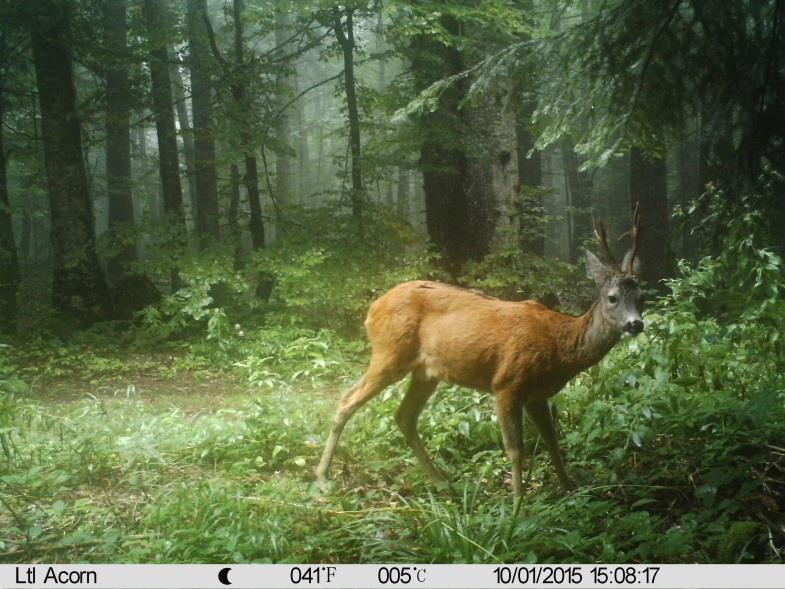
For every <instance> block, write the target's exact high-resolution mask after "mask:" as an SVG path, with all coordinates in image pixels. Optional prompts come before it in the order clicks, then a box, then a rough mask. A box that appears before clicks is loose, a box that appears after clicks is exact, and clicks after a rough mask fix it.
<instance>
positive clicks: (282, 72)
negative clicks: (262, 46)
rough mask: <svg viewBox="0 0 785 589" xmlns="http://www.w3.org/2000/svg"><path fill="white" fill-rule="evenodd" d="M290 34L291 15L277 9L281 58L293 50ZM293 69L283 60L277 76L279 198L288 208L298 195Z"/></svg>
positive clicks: (276, 162)
mask: <svg viewBox="0 0 785 589" xmlns="http://www.w3.org/2000/svg"><path fill="white" fill-rule="evenodd" d="M290 31H291V19H290V18H289V15H288V14H286V13H285V12H283V11H281V10H277V11H276V13H275V49H276V52H277V54H278V57H279V59H281V58H282V57H283V56H284V55H286V54H287V53H288V52H289V51H290V50H291V48H290V47H288V45H287V43H286V40H287V39H288V37H289V35H290ZM289 68H290V64H289V61H288V60H283V61H282V62H281V63H280V64H279V65H278V70H277V72H276V76H275V94H276V102H277V103H278V109H279V114H278V117H277V119H276V121H275V135H276V139H277V140H278V145H279V149H278V151H277V152H276V155H275V197H276V199H277V200H278V204H280V205H282V206H286V205H287V204H288V203H289V202H290V201H291V199H292V197H293V196H294V194H293V193H294V190H293V189H294V186H293V178H292V156H291V154H290V153H288V152H289V150H290V149H291V144H292V123H291V120H292V117H291V108H285V107H286V103H287V102H288V101H289V96H290V94H291V86H292V84H293V76H292V72H291V71H290V70H289Z"/></svg>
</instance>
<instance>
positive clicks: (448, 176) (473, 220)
mask: <svg viewBox="0 0 785 589" xmlns="http://www.w3.org/2000/svg"><path fill="white" fill-rule="evenodd" d="M444 24H445V27H446V28H447V29H448V30H450V31H451V32H453V33H455V32H457V29H458V24H457V23H456V22H455V21H454V20H452V19H446V20H445V23H444ZM410 59H411V61H412V71H413V74H414V77H415V85H416V89H417V90H424V89H425V88H427V87H429V86H430V85H431V84H432V83H434V82H436V81H437V80H440V79H443V78H445V77H447V76H451V75H454V74H458V73H460V72H463V71H464V70H465V69H466V68H465V64H464V63H463V59H462V56H461V54H460V52H459V51H458V50H457V49H456V48H455V47H452V46H447V45H445V44H443V43H442V42H441V41H439V40H435V39H432V38H429V37H427V36H425V35H423V36H419V37H416V38H415V39H414V40H413V42H412V47H411V54H410ZM465 95H466V85H465V83H464V82H462V81H458V82H456V83H454V84H452V85H451V86H450V87H449V88H447V89H446V90H445V91H444V92H443V93H442V94H441V96H440V98H439V105H438V108H437V109H436V110H434V111H433V112H429V113H427V114H425V115H424V116H423V117H422V119H421V126H422V136H423V137H424V139H423V142H422V144H421V146H420V168H421V170H422V174H423V188H424V191H425V217H426V226H427V229H428V235H429V236H430V239H431V241H432V242H433V244H434V247H435V248H436V250H437V251H438V252H439V253H440V254H441V256H442V261H443V264H444V266H445V268H446V269H447V270H448V272H450V273H451V274H452V275H453V276H454V277H457V276H458V275H459V274H460V272H461V267H462V266H463V265H464V264H465V263H466V262H468V261H469V260H479V259H482V257H483V256H484V255H485V254H486V253H487V252H488V250H489V246H490V243H489V235H488V231H487V223H486V220H485V216H484V214H483V213H482V212H480V213H479V214H478V203H477V201H476V198H474V196H473V195H471V194H470V193H469V192H468V189H469V187H470V186H471V185H472V183H471V182H470V178H469V159H468V157H467V153H466V140H465V133H466V129H467V124H466V122H465V121H464V119H463V113H462V111H461V110H459V104H460V102H461V100H462V99H463V98H464V96H465Z"/></svg>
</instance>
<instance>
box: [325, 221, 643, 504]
mask: <svg viewBox="0 0 785 589" xmlns="http://www.w3.org/2000/svg"><path fill="white" fill-rule="evenodd" d="M593 225H594V233H595V236H596V238H597V240H598V241H599V245H600V248H601V249H602V250H603V252H604V254H605V256H606V257H607V258H608V260H609V262H610V264H609V265H606V264H604V263H603V262H602V261H601V260H600V259H599V258H598V257H597V256H596V255H595V254H593V253H592V252H591V251H589V250H586V268H587V272H588V275H589V277H590V278H593V279H594V282H595V283H596V285H597V288H598V290H599V297H598V298H597V300H596V301H595V302H594V303H593V304H592V305H591V307H590V308H589V310H588V311H586V312H585V313H584V314H583V315H580V316H572V315H567V314H564V313H561V312H558V311H554V310H551V309H549V308H547V307H545V306H544V305H542V304H540V303H538V302H536V301H506V300H502V299H498V298H494V297H491V296H487V295H485V294H481V293H478V292H477V291H472V290H467V289H464V288H460V287H457V286H452V285H448V284H442V283H438V282H431V281H425V280H415V281H412V282H405V283H403V284H399V285H398V286H396V287H394V288H392V289H391V290H389V291H388V292H387V293H386V294H384V295H382V296H381V297H380V298H379V299H377V300H376V301H375V302H374V303H373V304H372V305H371V307H370V309H369V311H368V315H367V318H366V320H365V328H366V331H367V334H368V339H369V341H370V344H371V360H370V364H369V366H368V369H367V370H366V372H365V373H364V374H363V376H362V377H361V378H360V380H359V382H357V384H356V385H355V386H354V387H352V388H351V389H350V390H349V391H347V392H346V394H345V395H344V396H343V397H342V398H341V400H340V402H339V404H338V410H337V412H336V414H335V419H334V421H333V424H332V429H331V431H330V434H329V437H328V439H327V443H326V445H325V448H324V452H323V454H322V457H321V460H320V462H319V465H318V466H317V468H316V473H315V474H316V482H317V484H318V486H319V488H320V489H322V491H323V492H326V491H327V490H328V489H329V483H328V473H329V469H330V464H331V462H332V460H333V456H334V455H335V451H336V448H337V446H338V440H339V439H340V436H341V433H342V432H343V431H344V428H345V426H346V424H347V422H348V421H349V419H350V418H351V417H352V416H353V415H354V414H355V413H356V411H357V410H358V409H359V408H360V407H361V406H362V405H364V404H365V403H366V402H368V401H369V400H370V399H371V398H373V397H374V396H376V395H377V394H378V393H379V392H381V391H382V390H383V389H384V388H386V387H387V386H389V385H391V384H393V383H395V382H397V381H399V380H401V379H402V378H404V377H405V376H406V375H408V374H411V380H410V382H409V386H408V389H407V391H406V393H405V394H404V397H403V400H402V401H401V403H400V406H399V407H398V409H397V411H396V413H395V421H396V423H397V425H398V428H399V429H400V430H401V432H402V433H403V436H404V438H405V440H406V442H407V444H408V445H409V447H410V448H411V450H412V451H413V452H414V455H415V457H416V458H417V460H418V461H419V463H420V464H421V465H422V467H423V468H424V469H425V472H426V474H427V475H428V477H429V478H430V480H431V481H432V482H433V483H434V484H436V485H438V486H446V485H447V484H448V483H447V478H446V476H445V475H444V474H443V473H442V471H441V470H439V468H437V467H436V465H435V464H434V462H433V460H432V459H431V457H430V456H429V454H428V452H427V451H426V449H425V446H424V445H423V441H422V439H421V437H420V435H419V433H418V431H417V421H418V419H419V417H420V414H421V412H422V410H423V408H424V407H425V404H426V403H427V401H428V399H429V398H430V397H431V395H433V393H434V391H435V390H436V386H437V384H438V383H439V382H440V381H447V382H449V383H452V384H457V385H459V386H463V387H467V388H473V389H477V390H481V391H486V392H490V393H492V394H493V396H494V397H495V404H496V412H497V415H498V421H499V426H500V428H501V433H502V440H503V444H504V449H505V451H506V454H507V457H508V459H509V461H510V463H511V465H512V470H511V475H512V489H513V493H514V495H515V496H516V497H517V498H520V497H521V496H522V493H523V484H522V472H523V411H524V410H525V411H526V413H527V414H528V415H529V417H530V418H531V420H532V422H533V423H534V425H535V426H536V428H537V429H538V430H539V433H540V436H541V438H542V440H543V442H544V444H545V447H546V449H547V451H548V453H549V454H550V457H551V463H552V465H553V467H554V468H555V470H556V475H557V477H558V480H559V483H560V485H561V487H562V489H563V491H564V492H569V491H571V490H573V489H574V485H573V483H572V480H571V479H570V477H569V476H568V475H567V471H566V469H565V467H564V462H563V460H562V456H561V452H560V450H559V440H558V436H557V433H556V429H555V427H554V424H553V416H552V413H551V409H550V405H549V399H550V398H551V397H553V396H554V395H556V394H557V393H558V392H559V391H560V390H561V389H562V388H563V387H564V386H565V385H566V384H567V382H569V381H570V380H571V379H572V378H573V377H574V376H576V375H577V374H578V373H579V372H581V371H583V370H586V369H587V368H589V367H590V366H593V365H594V364H596V363H597V362H599V361H600V360H601V359H602V358H603V357H604V356H605V355H606V354H607V353H608V352H609V351H610V350H611V348H613V346H614V345H615V344H616V343H617V342H618V341H619V339H620V338H621V337H622V335H623V334H629V335H630V336H635V335H637V334H639V333H641V332H642V331H643V327H644V324H643V316H642V313H641V289H640V285H639V275H640V262H639V260H638V254H637V251H638V237H639V225H640V214H639V212H638V206H636V207H635V212H634V213H633V216H632V228H631V229H630V230H629V231H627V232H626V233H624V234H623V235H621V236H620V237H619V240H621V239H622V238H623V237H625V236H627V235H629V236H630V238H631V247H630V249H629V250H628V251H627V253H626V254H625V256H624V258H623V259H622V263H621V264H619V263H618V262H617V261H616V258H614V256H613V254H612V252H611V249H610V247H609V246H608V241H607V234H606V232H605V228H604V227H603V225H602V222H597V221H596V220H593Z"/></svg>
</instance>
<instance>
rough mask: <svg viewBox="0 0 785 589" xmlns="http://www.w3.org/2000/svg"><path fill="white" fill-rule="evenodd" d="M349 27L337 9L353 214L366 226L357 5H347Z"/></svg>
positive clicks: (335, 25) (336, 17) (337, 31)
mask: <svg viewBox="0 0 785 589" xmlns="http://www.w3.org/2000/svg"><path fill="white" fill-rule="evenodd" d="M344 12H345V14H346V30H344V24H343V20H342V15H341V13H340V11H339V9H338V8H334V9H333V24H334V27H335V36H336V38H337V39H338V44H339V45H340V46H341V50H342V52H343V76H344V86H345V91H346V108H347V110H348V113H349V151H350V152H351V156H352V194H351V202H352V215H353V216H354V218H355V219H356V221H357V223H358V226H359V227H362V212H363V205H364V201H365V189H364V188H363V176H362V161H361V154H360V111H359V108H358V105H357V89H356V81H355V77H354V24H353V22H352V16H353V13H354V9H353V8H345V9H344Z"/></svg>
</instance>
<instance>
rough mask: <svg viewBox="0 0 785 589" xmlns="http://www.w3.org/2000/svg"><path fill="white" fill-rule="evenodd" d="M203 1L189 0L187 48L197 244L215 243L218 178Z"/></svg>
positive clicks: (216, 237) (216, 238) (216, 236)
mask: <svg viewBox="0 0 785 589" xmlns="http://www.w3.org/2000/svg"><path fill="white" fill-rule="evenodd" d="M206 15H207V5H206V1H205V0H188V14H187V20H188V45H189V49H190V56H189V60H188V66H189V68H190V70H191V105H192V107H193V119H194V120H193V123H194V126H193V128H194V164H195V166H196V168H195V171H196V199H195V203H196V231H197V235H198V237H199V243H200V244H201V245H202V246H204V245H206V243H207V242H209V241H210V240H213V241H218V239H219V238H220V235H219V215H218V176H217V174H216V171H215V138H214V136H213V128H212V112H213V96H212V80H211V75H210V69H211V68H210V56H209V48H208V45H207V32H206V30H205V17H206Z"/></svg>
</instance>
